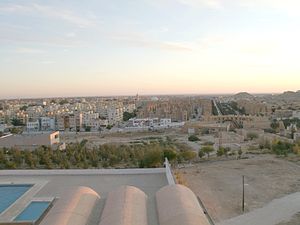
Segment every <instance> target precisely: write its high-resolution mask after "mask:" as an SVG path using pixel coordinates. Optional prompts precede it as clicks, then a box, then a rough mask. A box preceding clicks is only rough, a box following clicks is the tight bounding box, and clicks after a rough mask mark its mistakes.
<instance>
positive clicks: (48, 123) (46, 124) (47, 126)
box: [40, 117, 55, 131]
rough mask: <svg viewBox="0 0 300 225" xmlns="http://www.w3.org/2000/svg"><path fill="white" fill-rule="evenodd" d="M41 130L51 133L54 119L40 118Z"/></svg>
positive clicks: (53, 128) (53, 127)
mask: <svg viewBox="0 0 300 225" xmlns="http://www.w3.org/2000/svg"><path fill="white" fill-rule="evenodd" d="M40 121H41V130H42V131H51V130H55V119H54V118H50V117H41V118H40Z"/></svg>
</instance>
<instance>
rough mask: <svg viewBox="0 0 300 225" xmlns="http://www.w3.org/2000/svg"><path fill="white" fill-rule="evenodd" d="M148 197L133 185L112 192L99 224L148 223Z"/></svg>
mask: <svg viewBox="0 0 300 225" xmlns="http://www.w3.org/2000/svg"><path fill="white" fill-rule="evenodd" d="M147 198H148V197H147V196H146V194H145V193H144V192H143V191H141V190H140V189H138V188H136V187H132V186H122V187H120V188H118V189H116V190H114V191H112V192H110V193H109V195H108V198H107V200H106V203H105V207H104V210H103V213H102V216H101V221H100V223H99V225H147V224H148V221H147Z"/></svg>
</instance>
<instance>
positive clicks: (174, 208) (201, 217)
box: [156, 185, 210, 225]
mask: <svg viewBox="0 0 300 225" xmlns="http://www.w3.org/2000/svg"><path fill="white" fill-rule="evenodd" d="M156 202H157V210H158V217H159V224H160V225H183V224H184V225H210V223H209V222H208V220H207V218H206V215H205V214H204V212H203V209H202V208H201V206H200V204H199V202H198V199H197V197H196V196H195V194H194V193H193V192H192V191H191V190H190V189H188V188H187V187H185V186H182V185H169V186H166V187H163V188H162V189H160V190H159V191H158V192H157V193H156Z"/></svg>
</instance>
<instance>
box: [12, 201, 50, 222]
mask: <svg viewBox="0 0 300 225" xmlns="http://www.w3.org/2000/svg"><path fill="white" fill-rule="evenodd" d="M49 205H50V202H38V201H32V202H31V203H30V204H29V205H28V206H27V207H26V209H24V210H23V212H21V213H20V214H19V215H18V216H17V217H16V218H15V221H36V220H38V219H39V218H40V217H41V215H42V214H43V213H44V212H45V210H46V209H47V208H48V207H49Z"/></svg>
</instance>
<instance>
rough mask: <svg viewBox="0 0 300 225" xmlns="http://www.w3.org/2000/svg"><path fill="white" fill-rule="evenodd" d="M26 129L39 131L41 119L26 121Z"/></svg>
mask: <svg viewBox="0 0 300 225" xmlns="http://www.w3.org/2000/svg"><path fill="white" fill-rule="evenodd" d="M26 129H27V131H29V132H33V131H39V130H40V121H39V120H36V121H28V122H27V123H26Z"/></svg>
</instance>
